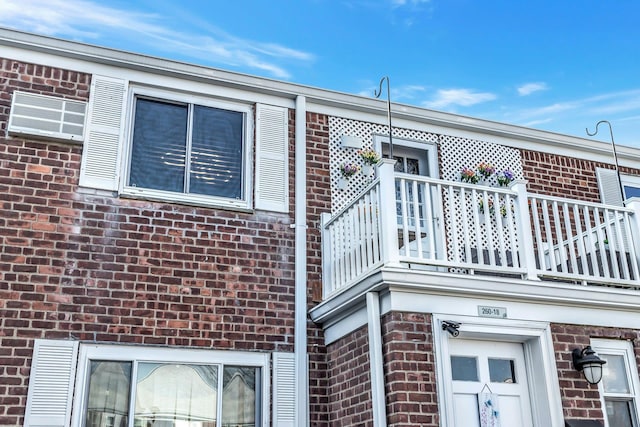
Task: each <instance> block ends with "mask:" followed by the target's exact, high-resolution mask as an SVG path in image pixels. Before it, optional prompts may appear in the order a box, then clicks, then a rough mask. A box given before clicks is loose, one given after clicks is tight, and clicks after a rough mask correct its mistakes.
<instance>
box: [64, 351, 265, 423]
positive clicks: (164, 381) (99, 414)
mask: <svg viewBox="0 0 640 427" xmlns="http://www.w3.org/2000/svg"><path fill="white" fill-rule="evenodd" d="M127 353H131V354H127ZM228 353H229V352H227V353H220V352H215V351H201V350H176V349H172V350H168V349H156V348H139V347H131V348H129V347H123V346H98V345H96V346H82V347H81V352H80V363H81V365H80V370H79V378H78V380H79V383H78V384H81V388H80V390H81V393H79V395H78V396H76V401H77V402H78V404H79V405H81V408H82V409H81V410H80V411H79V414H78V415H76V416H77V417H78V419H77V424H75V425H81V426H85V427H147V426H154V427H157V426H160V427H183V426H184V427H186V426H188V427H249V426H251V427H255V426H259V425H263V418H262V407H263V405H264V402H263V400H262V399H263V397H264V390H263V383H264V382H265V378H264V375H265V369H267V365H266V363H267V356H265V355H260V354H246V353H233V354H231V355H230V354H228Z"/></svg>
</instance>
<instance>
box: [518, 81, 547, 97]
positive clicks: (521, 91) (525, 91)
mask: <svg viewBox="0 0 640 427" xmlns="http://www.w3.org/2000/svg"><path fill="white" fill-rule="evenodd" d="M547 89H549V87H548V86H547V84H546V83H544V82H535V83H526V84H523V85H522V86H520V87H518V95H520V96H527V95H531V94H532V93H534V92H540V91H541V90H547Z"/></svg>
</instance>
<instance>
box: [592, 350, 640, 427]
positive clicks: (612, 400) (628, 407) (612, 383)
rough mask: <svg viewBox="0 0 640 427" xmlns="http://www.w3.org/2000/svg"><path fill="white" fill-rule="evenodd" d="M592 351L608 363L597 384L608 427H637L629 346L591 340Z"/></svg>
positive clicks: (634, 373) (635, 374)
mask: <svg viewBox="0 0 640 427" xmlns="http://www.w3.org/2000/svg"><path fill="white" fill-rule="evenodd" d="M591 345H592V347H593V349H594V350H596V351H597V352H598V355H599V356H600V358H601V359H603V360H605V361H606V362H607V363H606V364H605V365H603V375H602V381H601V382H600V384H599V387H600V395H601V397H602V401H603V405H604V406H603V409H604V412H605V414H606V420H607V426H608V427H638V399H639V398H640V393H639V384H638V368H637V366H636V364H635V356H634V352H633V348H632V346H631V343H630V342H628V341H621V340H604V339H594V340H592V342H591Z"/></svg>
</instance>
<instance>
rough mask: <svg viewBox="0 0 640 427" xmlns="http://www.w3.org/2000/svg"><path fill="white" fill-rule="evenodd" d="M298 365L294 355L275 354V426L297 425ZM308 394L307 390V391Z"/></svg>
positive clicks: (287, 426)
mask: <svg viewBox="0 0 640 427" xmlns="http://www.w3.org/2000/svg"><path fill="white" fill-rule="evenodd" d="M295 372H296V364H295V356H294V354H293V353H280V352H276V353H273V425H274V427H289V426H291V427H293V426H294V423H295V418H296V414H295V397H296V383H295V378H296V375H295ZM305 393H306V390H305Z"/></svg>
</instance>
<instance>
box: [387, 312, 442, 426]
mask: <svg viewBox="0 0 640 427" xmlns="http://www.w3.org/2000/svg"><path fill="white" fill-rule="evenodd" d="M431 328H432V320H431V315H430V314H419V313H401V312H391V313H389V314H387V315H385V316H383V319H382V336H383V342H384V344H383V354H384V360H385V363H384V364H385V367H384V370H385V378H386V379H385V383H386V394H387V421H388V425H389V426H390V427H392V426H393V427H409V426H417V425H419V426H424V427H427V426H432V427H437V426H438V425H439V422H440V421H439V416H438V399H437V395H436V367H435V358H434V353H433V333H432V329H431Z"/></svg>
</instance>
